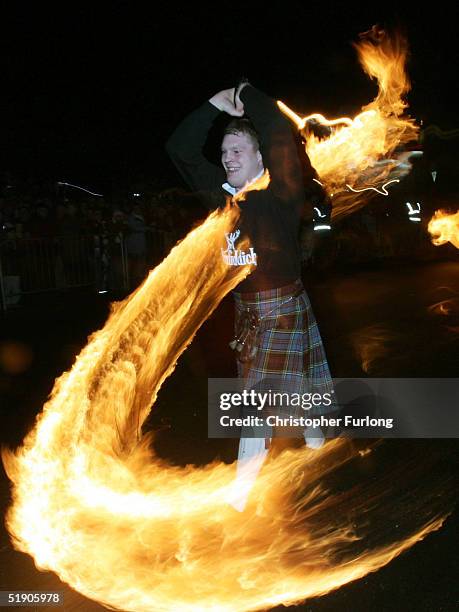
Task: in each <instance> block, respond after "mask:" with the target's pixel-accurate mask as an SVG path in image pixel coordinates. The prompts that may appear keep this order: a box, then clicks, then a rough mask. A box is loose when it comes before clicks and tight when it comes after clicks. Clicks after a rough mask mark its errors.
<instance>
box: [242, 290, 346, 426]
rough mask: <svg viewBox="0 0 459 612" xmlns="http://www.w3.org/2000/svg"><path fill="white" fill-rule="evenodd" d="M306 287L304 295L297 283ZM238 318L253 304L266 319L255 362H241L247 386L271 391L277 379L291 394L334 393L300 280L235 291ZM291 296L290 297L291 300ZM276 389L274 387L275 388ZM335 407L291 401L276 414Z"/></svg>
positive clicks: (318, 412)
mask: <svg viewBox="0 0 459 612" xmlns="http://www.w3.org/2000/svg"><path fill="white" fill-rule="evenodd" d="M299 287H300V289H302V291H301V293H300V295H296V296H295V294H298V288H299ZM234 299H235V305H236V325H237V318H238V316H240V314H241V312H242V311H243V310H244V309H246V308H250V309H251V310H254V311H255V312H256V314H257V315H258V316H259V317H260V319H262V321H261V324H260V333H259V336H258V339H257V345H258V352H257V354H256V356H255V358H254V359H253V361H251V362H248V363H239V362H238V364H237V365H238V375H239V377H241V378H244V379H245V381H246V384H245V385H244V386H245V387H246V388H247V389H252V388H255V389H256V390H261V389H262V390H265V391H266V390H268V389H269V388H270V386H271V383H272V382H274V385H275V387H276V389H279V388H280V386H281V387H282V390H284V391H288V392H289V393H300V394H303V393H308V392H309V393H321V394H323V393H331V392H332V391H333V383H332V379H331V375H330V370H329V367H328V363H327V358H326V355H325V350H324V347H323V344H322V339H321V337H320V333H319V329H318V326H317V323H316V320H315V317H314V314H313V312H312V308H311V304H310V302H309V298H308V297H307V295H306V291H305V290H304V288H303V287H302V284H301V281H299V280H298V281H296V282H295V283H294V284H292V285H288V286H286V287H280V288H278V289H272V290H268V291H260V292H256V293H250V294H248V293H244V294H239V293H234ZM287 300H288V301H287ZM271 388H272V387H271ZM334 410H336V406H334V402H333V403H332V404H331V406H329V407H326V406H318V407H312V408H311V409H309V410H305V409H304V408H302V407H301V406H294V407H292V406H290V407H289V408H288V410H287V411H286V410H282V408H281V409H279V410H277V414H280V415H282V414H284V416H285V415H286V414H288V415H292V416H294V417H298V416H304V417H309V416H316V415H321V414H327V413H330V412H333V411H334Z"/></svg>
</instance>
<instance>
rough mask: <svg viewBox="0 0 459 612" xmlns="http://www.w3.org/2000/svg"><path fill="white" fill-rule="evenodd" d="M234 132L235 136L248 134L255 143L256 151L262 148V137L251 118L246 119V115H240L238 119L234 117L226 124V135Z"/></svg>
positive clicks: (253, 143)
mask: <svg viewBox="0 0 459 612" xmlns="http://www.w3.org/2000/svg"><path fill="white" fill-rule="evenodd" d="M227 134H234V135H235V136H239V134H246V135H247V136H248V138H249V140H250V142H251V143H252V145H253V148H254V149H255V151H258V150H261V139H260V136H259V135H258V132H257V131H256V129H255V128H254V127H253V124H252V122H251V121H250V119H246V118H245V117H238V118H237V119H232V120H231V121H230V122H229V123H228V125H227V126H226V129H225V132H224V135H225V136H226V135H227Z"/></svg>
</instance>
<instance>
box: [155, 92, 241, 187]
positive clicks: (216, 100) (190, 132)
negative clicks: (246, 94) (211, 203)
mask: <svg viewBox="0 0 459 612" xmlns="http://www.w3.org/2000/svg"><path fill="white" fill-rule="evenodd" d="M221 112H226V113H228V114H229V115H233V116H241V115H242V114H243V112H244V111H243V108H241V107H239V108H236V107H235V106H234V88H233V89H225V90H223V91H220V92H218V93H216V94H215V95H214V96H212V98H210V100H208V101H207V102H205V103H204V104H202V106H200V107H199V108H198V109H196V110H195V111H193V112H192V113H191V114H190V115H188V117H186V118H185V119H184V120H183V121H182V122H181V123H180V124H179V126H178V127H177V128H176V129H175V131H174V133H173V134H172V136H171V137H170V138H169V140H168V141H167V143H166V150H167V152H168V154H169V156H170V158H171V159H172V161H173V162H174V164H175V166H176V167H177V169H178V170H179V172H180V174H181V175H182V177H183V178H184V180H185V181H186V183H187V184H188V185H189V186H190V187H191V188H192V189H195V190H196V191H212V190H214V189H217V188H220V187H221V185H222V183H223V181H224V180H225V172H224V170H223V168H222V167H221V166H216V165H215V164H212V163H211V162H209V160H208V159H206V157H205V156H204V154H203V152H202V151H203V148H204V145H205V142H206V139H207V135H208V133H209V130H210V128H211V127H212V124H213V122H214V120H215V119H216V118H217V117H218V115H219V114H220V113H221Z"/></svg>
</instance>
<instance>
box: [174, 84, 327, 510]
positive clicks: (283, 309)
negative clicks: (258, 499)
mask: <svg viewBox="0 0 459 612" xmlns="http://www.w3.org/2000/svg"><path fill="white" fill-rule="evenodd" d="M222 112H224V113H227V114H228V115H231V116H232V117H234V119H233V120H231V121H230V123H229V124H228V126H227V127H226V129H225V132H224V137H223V141H222V145H221V162H222V167H218V166H216V165H214V164H212V163H211V162H210V161H209V160H207V159H206V157H205V156H204V154H203V147H204V144H205V142H206V139H207V135H208V132H209V130H210V128H211V127H212V124H213V122H214V120H215V119H216V118H217V116H218V115H219V114H220V113H222ZM167 151H168V153H169V155H170V157H171V159H172V161H173V162H174V164H175V165H176V166H177V168H178V170H179V171H180V173H181V175H182V176H183V178H184V179H185V181H186V182H187V183H188V184H189V185H190V187H191V188H192V189H194V190H197V191H200V192H201V193H204V194H209V197H208V198H206V203H207V205H208V206H209V207H210V208H215V207H216V206H219V207H223V206H224V205H225V197H223V196H225V195H226V197H227V195H228V194H230V195H231V196H234V195H236V194H237V193H238V192H239V191H241V190H242V189H244V188H245V187H247V184H250V183H252V182H253V181H255V180H256V179H258V178H260V177H261V176H262V175H263V173H264V171H265V169H267V170H269V174H270V177H271V181H270V183H269V185H268V187H267V189H264V190H260V191H255V190H254V191H249V192H247V194H246V197H245V201H244V202H243V203H242V204H241V206H240V208H241V212H240V217H239V221H238V227H237V228H235V231H234V232H232V233H231V234H229V235H227V236H226V237H225V236H222V245H225V246H226V248H223V247H222V251H221V253H217V254H216V257H220V256H221V257H223V258H224V260H225V262H226V263H227V265H244V264H245V263H251V264H252V265H253V266H252V268H253V269H252V272H251V274H249V275H248V277H247V278H246V279H244V280H243V281H242V282H241V283H240V284H239V285H238V286H237V287H236V290H235V291H234V292H233V295H234V300H235V308H236V312H235V329H236V335H235V338H234V340H233V342H232V343H231V346H232V348H236V349H237V351H236V353H237V357H238V362H237V365H238V375H239V377H242V378H243V379H244V381H245V382H244V386H245V387H246V388H248V389H251V388H256V389H258V390H260V389H264V390H267V389H268V388H269V387H270V386H271V382H272V381H274V383H275V385H276V387H277V388H279V387H281V388H282V390H284V391H285V390H286V391H288V392H290V393H300V394H302V393H308V392H312V391H313V392H317V393H322V394H325V393H330V392H331V391H332V380H331V376H330V372H329V368H328V364H327V360H326V356H325V351H324V348H323V344H322V340H321V337H320V334H319V330H318V327H317V323H316V321H315V318H314V315H313V312H312V309H311V305H310V303H309V299H308V297H307V295H306V292H305V290H304V287H303V285H302V282H301V280H300V273H301V253H300V247H299V243H298V233H299V224H300V215H301V211H302V207H303V206H304V203H305V200H306V195H305V180H304V173H303V169H302V166H301V163H300V159H299V155H298V147H297V144H296V142H295V139H294V136H293V133H292V131H291V128H290V125H289V123H288V121H287V119H286V118H285V117H284V116H283V115H282V113H281V112H280V111H279V110H278V107H277V105H276V102H275V100H273V99H271V98H270V97H268V96H267V95H265V94H264V93H262V92H261V91H259V90H257V89H255V88H254V87H253V86H251V85H250V84H249V83H247V82H246V81H244V82H241V83H240V84H239V86H238V87H237V88H232V89H225V90H223V91H220V92H218V93H217V94H215V95H214V96H213V97H212V98H210V100H208V101H206V102H205V103H204V104H203V105H202V106H200V107H199V108H198V109H197V110H195V111H194V112H192V113H191V114H190V115H189V116H188V117H186V118H185V119H184V121H182V123H181V124H180V125H179V126H178V127H177V129H176V130H175V132H174V133H173V134H172V136H171V137H170V139H169V141H168V142H167ZM311 178H312V177H311ZM216 195H217V196H220V200H218V199H217V203H216ZM239 236H241V237H243V236H247V237H248V238H249V240H250V245H251V248H250V251H248V252H244V251H241V250H240V249H238V245H237V241H238V238H239ZM277 410H278V413H279V412H280V413H282V410H283V409H282V408H280V409H277ZM334 410H335V408H334V406H333V405H332V406H319V407H315V408H313V409H311V410H310V411H308V413H307V414H306V416H307V417H309V416H315V415H321V414H325V413H328V412H332V411H334ZM290 415H291V416H293V417H299V416H305V412H304V409H302V408H301V406H299V407H296V408H295V407H291V406H289V407H288V416H290ZM250 434H251V432H249V431H247V430H245V431H244V430H243V432H242V435H243V437H242V438H241V440H240V444H239V454H238V479H239V481H240V483H239V484H241V482H242V480H241V478H240V477H242V476H243V477H244V483H245V485H244V486H243V487H240V486H239V487H237V490H238V496H237V499H236V498H235V499H233V500H232V501H231V503H232V505H233V506H234V507H235V508H236V509H237V510H240V511H242V510H243V509H244V507H245V504H246V501H247V497H248V494H249V492H250V488H251V486H252V484H253V482H254V480H255V478H256V475H257V473H258V471H259V469H260V468H261V466H262V464H263V462H264V460H265V458H266V455H267V453H268V448H269V445H270V439H271V436H272V432H271V431H265V432H264V434H263V435H264V436H265V437H258V438H254V437H250ZM252 435H253V433H252ZM303 435H304V438H305V441H306V444H307V445H308V446H310V447H311V448H320V447H321V446H322V444H323V441H324V437H323V433H322V432H321V430H320V429H317V428H315V429H314V430H313V431H311V430H310V429H306V430H304V431H303Z"/></svg>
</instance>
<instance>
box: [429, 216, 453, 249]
mask: <svg viewBox="0 0 459 612" xmlns="http://www.w3.org/2000/svg"><path fill="white" fill-rule="evenodd" d="M427 230H428V232H429V233H430V234H431V236H432V242H433V244H434V245H435V246H440V245H442V244H446V243H447V242H451V244H453V245H454V246H455V247H456V249H459V211H458V212H457V213H452V214H450V213H447V212H446V211H444V210H437V211H436V212H435V214H434V216H433V217H432V219H431V220H430V221H429V225H428V226H427Z"/></svg>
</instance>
